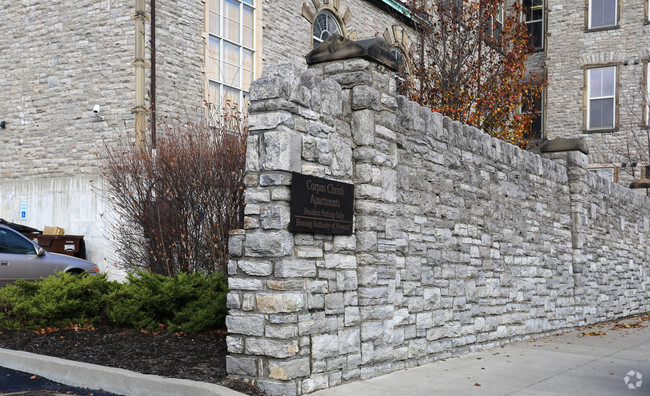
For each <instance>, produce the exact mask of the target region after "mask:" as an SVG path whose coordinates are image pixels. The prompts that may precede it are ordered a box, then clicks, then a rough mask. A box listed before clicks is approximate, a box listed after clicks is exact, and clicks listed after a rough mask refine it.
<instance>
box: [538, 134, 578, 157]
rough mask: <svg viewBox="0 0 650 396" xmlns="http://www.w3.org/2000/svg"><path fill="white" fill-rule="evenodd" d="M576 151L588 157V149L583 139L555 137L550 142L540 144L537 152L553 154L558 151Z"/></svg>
mask: <svg viewBox="0 0 650 396" xmlns="http://www.w3.org/2000/svg"><path fill="white" fill-rule="evenodd" d="M574 150H578V151H580V152H581V153H584V154H587V155H589V149H588V148H587V143H586V142H585V139H584V138H563V137H556V138H555V139H552V140H547V141H545V142H544V143H542V146H541V147H540V148H539V151H541V152H542V153H555V152H560V151H574Z"/></svg>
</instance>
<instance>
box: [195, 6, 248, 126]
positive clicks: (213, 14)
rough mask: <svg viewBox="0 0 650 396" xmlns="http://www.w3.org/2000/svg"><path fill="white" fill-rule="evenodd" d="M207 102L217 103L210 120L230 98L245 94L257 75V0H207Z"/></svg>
mask: <svg viewBox="0 0 650 396" xmlns="http://www.w3.org/2000/svg"><path fill="white" fill-rule="evenodd" d="M207 29H208V54H207V56H206V62H207V65H206V74H207V78H208V95H207V96H208V102H209V103H211V104H213V105H214V109H213V112H212V114H211V120H210V121H211V122H212V123H216V121H217V120H218V119H216V118H215V117H218V114H219V110H220V109H221V107H222V106H223V105H224V104H225V102H226V101H229V102H231V103H233V104H236V105H238V106H239V105H241V104H242V103H244V98H245V94H246V92H248V88H249V87H250V84H251V82H253V78H254V75H255V62H254V58H255V7H254V0H209V1H208V22H207Z"/></svg>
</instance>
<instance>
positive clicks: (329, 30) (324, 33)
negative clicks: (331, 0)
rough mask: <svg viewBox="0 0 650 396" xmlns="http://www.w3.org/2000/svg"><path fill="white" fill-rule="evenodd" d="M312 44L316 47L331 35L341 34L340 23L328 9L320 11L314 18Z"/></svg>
mask: <svg viewBox="0 0 650 396" xmlns="http://www.w3.org/2000/svg"><path fill="white" fill-rule="evenodd" d="M313 34H314V37H313V46H314V48H316V47H318V46H319V45H320V43H322V42H323V41H325V40H327V38H329V37H330V36H331V35H333V34H338V35H340V36H343V33H342V31H341V25H340V24H339V21H338V20H337V19H336V17H335V16H334V14H332V13H331V12H329V11H321V12H319V13H318V15H316V18H315V19H314V31H313Z"/></svg>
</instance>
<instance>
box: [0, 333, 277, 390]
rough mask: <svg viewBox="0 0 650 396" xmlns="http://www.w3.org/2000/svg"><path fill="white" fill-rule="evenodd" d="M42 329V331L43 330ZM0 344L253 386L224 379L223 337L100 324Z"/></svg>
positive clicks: (1, 339) (2, 339) (3, 336)
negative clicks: (149, 331) (145, 331)
mask: <svg viewBox="0 0 650 396" xmlns="http://www.w3.org/2000/svg"><path fill="white" fill-rule="evenodd" d="M43 333H44V334H43ZM0 348H6V349H13V350H19V351H27V352H33V353H38V354H41V355H48V356H54V357H59V358H63V359H69V360H76V361H79V362H86V363H94V364H99V365H102V366H110V367H117V368H122V369H126V370H130V371H136V372H139V373H143V374H155V375H160V376H163V377H170V378H183V379H189V380H194V381H203V382H211V383H214V384H218V385H222V386H226V387H228V388H231V389H234V390H236V391H238V392H242V393H246V394H248V395H253V396H262V395H266V394H265V393H264V392H262V391H260V390H259V389H257V388H255V387H253V386H252V385H250V384H248V383H246V382H244V381H239V380H235V379H229V378H227V377H226V353H227V348H226V336H225V334H219V333H211V334H204V335H198V336H188V335H179V334H176V335H175V334H169V333H167V332H161V333H157V334H152V333H143V332H140V331H137V330H122V329H113V328H109V327H100V328H97V329H95V330H78V329H77V330H75V329H62V330H57V331H53V332H41V334H39V333H37V332H33V331H15V330H4V331H2V332H0Z"/></svg>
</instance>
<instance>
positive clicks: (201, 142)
mask: <svg viewBox="0 0 650 396" xmlns="http://www.w3.org/2000/svg"><path fill="white" fill-rule="evenodd" d="M246 124H247V123H246V119H244V118H243V117H242V115H241V113H240V112H238V111H237V110H234V109H233V107H232V105H230V104H226V106H224V108H223V111H222V112H221V117H220V122H219V124H218V125H215V126H211V125H208V123H207V121H199V122H181V120H180V119H176V120H166V119H164V120H162V121H161V123H160V124H159V126H158V131H159V133H158V135H159V138H158V139H157V142H156V148H155V150H152V147H151V145H150V144H149V145H148V147H147V148H146V152H144V153H142V152H138V150H137V149H136V147H135V145H133V144H132V143H126V144H124V143H122V144H121V145H118V146H109V145H106V150H105V158H104V159H103V167H102V168H103V177H104V179H105V181H106V188H105V190H104V193H105V195H106V197H107V198H108V200H109V202H110V203H111V204H112V207H113V210H114V213H115V215H116V216H115V218H114V221H113V226H114V230H115V245H116V250H117V253H118V254H119V256H120V258H121V260H122V265H123V266H124V267H125V268H126V269H135V268H146V269H148V270H150V271H152V272H154V273H158V274H163V275H167V276H171V275H174V274H176V273H178V272H197V271H201V272H205V273H214V272H216V271H221V272H223V273H225V272H226V265H227V262H228V233H229V231H230V230H231V229H233V228H237V227H238V226H239V218H240V215H241V214H242V210H243V190H244V183H243V180H244V166H245V156H246V138H247V136H248V127H247V125H246Z"/></svg>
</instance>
